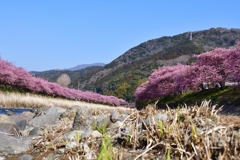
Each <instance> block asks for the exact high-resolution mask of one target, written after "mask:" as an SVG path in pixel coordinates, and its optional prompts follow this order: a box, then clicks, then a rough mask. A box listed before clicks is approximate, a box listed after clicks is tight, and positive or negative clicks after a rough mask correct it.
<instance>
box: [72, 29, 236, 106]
mask: <svg viewBox="0 0 240 160" xmlns="http://www.w3.org/2000/svg"><path fill="white" fill-rule="evenodd" d="M190 34H191V32H186V33H182V34H179V35H176V36H172V37H170V36H168V37H167V36H165V37H161V38H158V39H153V40H149V41H147V42H144V43H141V44H140V45H138V46H136V47H133V48H131V49H130V50H128V51H127V52H125V53H124V54H123V55H121V56H119V57H118V58H116V59H115V60H113V61H112V62H111V63H109V64H107V65H106V66H105V67H103V68H102V69H100V70H99V71H97V72H96V71H95V72H92V73H89V74H85V75H83V76H81V77H79V78H78V79H76V80H75V81H73V87H75V88H77V86H78V84H79V83H80V84H81V85H80V88H81V89H83V90H90V91H94V92H97V93H101V94H106V95H114V96H117V97H119V98H123V99H125V100H127V101H128V102H133V101H134V100H135V99H134V96H133V95H134V92H135V90H136V88H137V87H138V86H139V85H140V84H141V83H142V82H144V81H146V80H147V77H148V76H150V74H151V73H152V70H153V69H157V68H158V67H160V66H165V65H169V66H171V65H176V64H178V63H181V64H190V63H191V62H192V60H193V59H192V58H191V57H192V55H193V54H200V53H203V52H206V51H210V50H212V49H214V48H217V47H223V48H229V47H234V45H235V42H236V41H237V40H238V39H239V37H240V29H224V28H211V29H209V30H203V31H195V32H192V40H190Z"/></svg>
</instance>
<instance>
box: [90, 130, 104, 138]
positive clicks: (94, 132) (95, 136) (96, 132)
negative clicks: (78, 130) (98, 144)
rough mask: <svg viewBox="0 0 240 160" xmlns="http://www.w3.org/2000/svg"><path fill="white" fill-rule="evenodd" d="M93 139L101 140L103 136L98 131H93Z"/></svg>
mask: <svg viewBox="0 0 240 160" xmlns="http://www.w3.org/2000/svg"><path fill="white" fill-rule="evenodd" d="M91 137H93V138H101V137H102V134H101V133H99V132H98V131H93V132H92V133H91Z"/></svg>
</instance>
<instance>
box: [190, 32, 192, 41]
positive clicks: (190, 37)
mask: <svg viewBox="0 0 240 160" xmlns="http://www.w3.org/2000/svg"><path fill="white" fill-rule="evenodd" d="M191 40H192V31H191V32H190V41H191Z"/></svg>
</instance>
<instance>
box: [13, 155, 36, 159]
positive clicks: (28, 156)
mask: <svg viewBox="0 0 240 160" xmlns="http://www.w3.org/2000/svg"><path fill="white" fill-rule="evenodd" d="M32 159H33V156H31V155H29V154H24V155H22V156H21V157H19V158H18V159H17V160H32Z"/></svg>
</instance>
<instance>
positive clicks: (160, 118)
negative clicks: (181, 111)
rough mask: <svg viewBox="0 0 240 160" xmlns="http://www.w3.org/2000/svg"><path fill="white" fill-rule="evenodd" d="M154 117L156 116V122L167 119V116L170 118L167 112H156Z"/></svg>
mask: <svg viewBox="0 0 240 160" xmlns="http://www.w3.org/2000/svg"><path fill="white" fill-rule="evenodd" d="M153 117H154V119H155V121H156V122H159V121H166V120H167V118H168V116H167V114H163V113H158V114H155V115H154V116H153Z"/></svg>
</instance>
